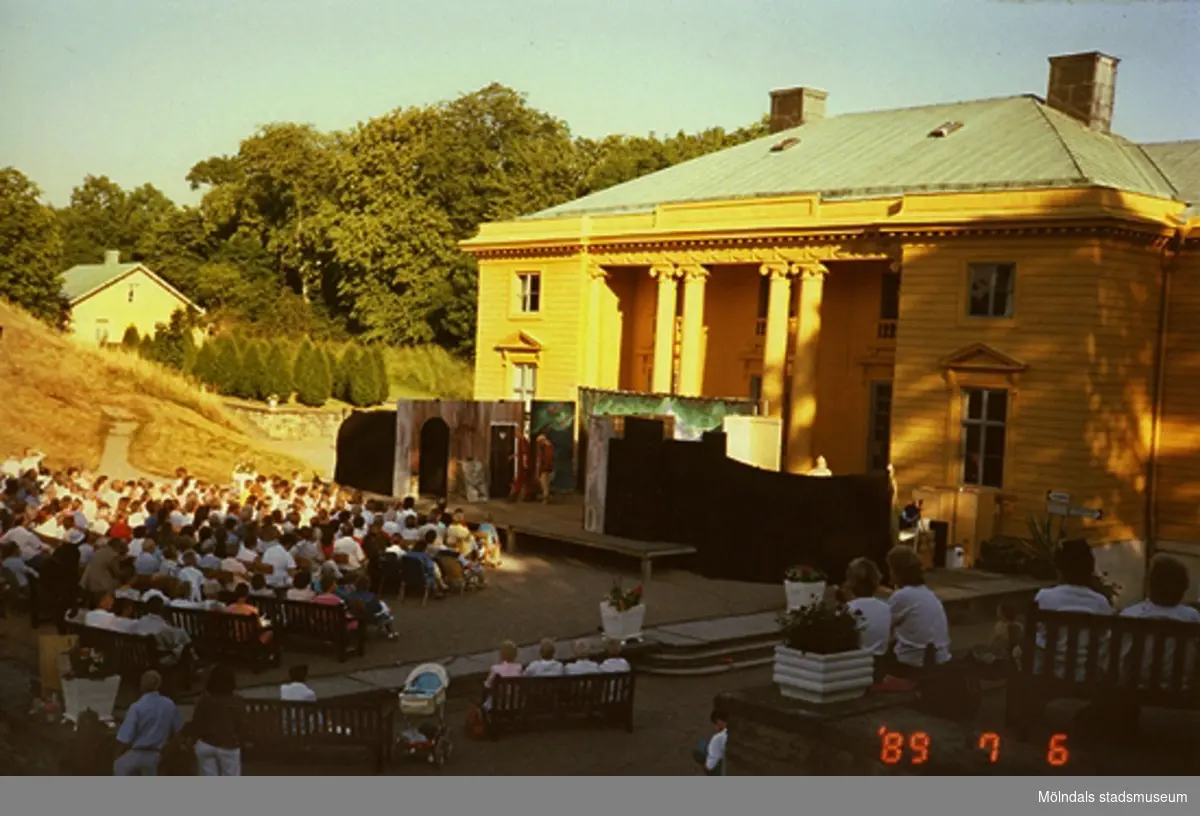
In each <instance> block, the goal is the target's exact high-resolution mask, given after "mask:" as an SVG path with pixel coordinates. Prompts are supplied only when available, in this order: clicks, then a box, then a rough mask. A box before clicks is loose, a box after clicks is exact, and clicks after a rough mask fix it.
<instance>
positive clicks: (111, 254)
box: [104, 249, 121, 266]
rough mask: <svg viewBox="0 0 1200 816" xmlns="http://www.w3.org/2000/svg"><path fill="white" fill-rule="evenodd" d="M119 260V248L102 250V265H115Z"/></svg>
mask: <svg viewBox="0 0 1200 816" xmlns="http://www.w3.org/2000/svg"><path fill="white" fill-rule="evenodd" d="M120 262H121V250H119V249H106V250H104V265H105V266H116V265H117V264H119V263H120Z"/></svg>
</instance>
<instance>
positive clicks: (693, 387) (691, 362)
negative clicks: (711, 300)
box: [679, 266, 708, 397]
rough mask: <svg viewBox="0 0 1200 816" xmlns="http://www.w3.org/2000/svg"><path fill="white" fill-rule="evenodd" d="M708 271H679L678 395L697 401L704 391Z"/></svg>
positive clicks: (685, 269) (688, 267)
mask: <svg viewBox="0 0 1200 816" xmlns="http://www.w3.org/2000/svg"><path fill="white" fill-rule="evenodd" d="M707 282H708V270H707V269H705V268H704V267H703V266H686V267H683V339H682V342H681V343H680V349H679V357H680V359H679V393H680V394H683V395H684V396H687V397H698V396H700V394H701V392H702V391H703V390H704V290H705V284H706V283H707Z"/></svg>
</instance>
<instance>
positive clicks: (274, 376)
mask: <svg viewBox="0 0 1200 816" xmlns="http://www.w3.org/2000/svg"><path fill="white" fill-rule="evenodd" d="M263 365H264V367H265V369H266V370H265V371H264V375H265V376H264V379H263V398H264V399H270V398H271V397H272V396H274V397H276V398H277V399H278V400H279V401H280V402H287V401H288V400H289V399H291V397H292V367H293V360H292V356H291V353H290V349H285V348H284V345H283V343H282V342H279V341H276V342H274V343H272V344H271V347H270V350H269V351H268V352H267V358H266V360H265V362H264V363H263Z"/></svg>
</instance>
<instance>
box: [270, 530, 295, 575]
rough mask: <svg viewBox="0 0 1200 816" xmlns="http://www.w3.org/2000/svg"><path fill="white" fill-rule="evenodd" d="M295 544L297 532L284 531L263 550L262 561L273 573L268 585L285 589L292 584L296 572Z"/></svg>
mask: <svg viewBox="0 0 1200 816" xmlns="http://www.w3.org/2000/svg"><path fill="white" fill-rule="evenodd" d="M272 535H274V533H272ZM295 546H296V535H295V533H284V534H283V535H282V536H280V537H279V539H278V540H272V541H271V544H270V546H268V547H267V549H266V550H264V551H263V556H262V563H263V564H264V565H265V566H268V567H270V568H271V574H270V576H269V577H268V578H267V585H268V586H270V587H271V588H273V589H284V588H286V587H289V586H291V584H292V576H294V575H295V574H296V559H295V557H293V555H292V550H293V548H294V547H295Z"/></svg>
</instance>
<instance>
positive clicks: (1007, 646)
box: [989, 602, 1025, 667]
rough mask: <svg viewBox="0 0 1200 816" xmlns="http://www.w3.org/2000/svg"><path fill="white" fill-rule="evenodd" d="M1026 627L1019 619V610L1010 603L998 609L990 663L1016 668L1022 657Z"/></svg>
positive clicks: (1005, 603) (990, 651) (1003, 604)
mask: <svg viewBox="0 0 1200 816" xmlns="http://www.w3.org/2000/svg"><path fill="white" fill-rule="evenodd" d="M1024 639H1025V627H1024V626H1022V625H1021V622H1020V620H1018V618H1017V610H1016V609H1015V608H1014V607H1013V605H1012V604H1010V603H1008V602H1004V603H1001V604H1000V605H998V606H997V607H996V625H995V628H993V629H992V643H991V648H990V649H989V654H990V661H991V662H993V663H998V664H1000V665H1002V666H1005V667H1013V666H1016V664H1017V660H1018V659H1019V658H1020V656H1021V642H1022V641H1023V640H1024Z"/></svg>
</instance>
